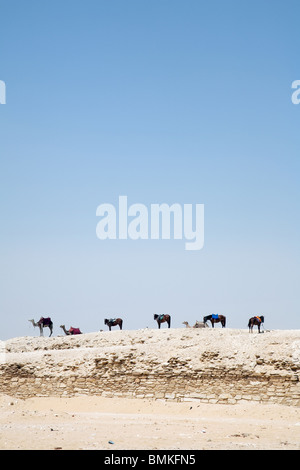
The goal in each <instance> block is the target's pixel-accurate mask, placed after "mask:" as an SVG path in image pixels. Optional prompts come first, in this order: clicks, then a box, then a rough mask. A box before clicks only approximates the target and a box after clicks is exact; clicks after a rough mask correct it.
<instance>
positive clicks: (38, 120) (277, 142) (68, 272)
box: [0, 0, 300, 339]
mask: <svg viewBox="0 0 300 470" xmlns="http://www.w3.org/2000/svg"><path fill="white" fill-rule="evenodd" d="M0 11H1V21H0V23H1V24H0V80H2V81H4V82H5V84H6V104H5V105H2V104H1V105H0V194H1V198H0V210H1V232H0V241H1V244H0V260H1V265H0V286H1V293H0V315H1V329H0V339H8V338H10V337H15V336H24V335H38V334H39V333H38V331H37V330H34V329H33V327H32V325H31V324H30V323H29V322H28V319H30V318H34V319H35V320H38V319H39V318H40V316H51V317H52V320H53V321H54V334H55V335H56V334H61V333H62V330H61V329H60V328H59V325H60V324H62V323H64V324H65V325H66V327H67V328H69V327H70V326H71V325H72V326H73V327H80V328H81V330H82V331H84V332H92V331H98V330H100V329H106V327H104V324H103V322H104V318H108V317H115V316H121V317H122V318H123V320H124V328H126V329H136V328H144V327H146V326H148V327H149V328H151V327H153V328H156V323H155V322H154V320H153V314H154V313H169V314H171V315H172V326H173V327H175V328H179V327H183V325H182V322H183V321H185V320H186V321H189V323H190V324H193V323H194V322H195V320H200V319H202V317H203V315H207V314H210V313H221V314H224V315H226V316H227V325H228V327H232V328H247V323H248V319H249V317H250V316H252V315H257V314H258V315H259V314H263V315H265V328H270V329H273V328H275V329H277V328H297V329H298V328H299V327H300V321H299V320H300V316H299V279H300V272H299V239H300V227H299V202H300V189H299V170H300V164H299V158H300V132H299V130H300V105H295V104H293V103H292V101H291V96H292V89H291V84H292V82H293V81H294V80H300V67H299V51H300V33H299V31H300V30H299V15H300V4H299V1H298V0H295V1H294V0H284V1H283V0H272V1H269V0H259V1H257V0H251V1H246V0H226V1H224V0H213V1H211V0H209V1H202V0H184V1H183V0H151V1H147V0H110V1H107V0H84V1H83V0H63V1H61V0H60V1H58V0H51V1H50V0H45V1H43V2H41V1H40V0H11V1H9V2H7V1H3V0H0ZM120 195H126V196H127V197H128V203H129V204H134V203H141V204H145V205H146V206H147V207H150V205H151V204H154V203H167V204H170V205H171V204H172V203H178V204H181V205H183V204H185V203H189V204H194V205H195V204H204V207H205V242H204V247H203V249H202V250H199V251H186V250H185V249H184V241H183V240H137V241H133V240H99V239H98V238H97V236H96V225H97V222H98V218H97V217H96V209H97V207H98V205H100V204H102V203H111V204H114V205H115V206H116V207H117V205H118V198H119V196H120ZM163 327H165V325H163ZM218 327H219V325H218ZM45 334H48V333H47V332H45Z"/></svg>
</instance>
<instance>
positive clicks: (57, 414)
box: [0, 396, 300, 451]
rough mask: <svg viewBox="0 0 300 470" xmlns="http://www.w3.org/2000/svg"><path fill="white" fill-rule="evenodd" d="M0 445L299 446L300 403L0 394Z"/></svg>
mask: <svg viewBox="0 0 300 470" xmlns="http://www.w3.org/2000/svg"><path fill="white" fill-rule="evenodd" d="M0 449H12V450H16V449H41V450H42V449H74V450H75V449H78V450H79V449H94V450H96V449H109V450H110V451H114V450H120V449H121V450H127V449H128V450H138V449H146V450H165V449H166V450H169V449H170V450H173V449H186V450H192V449H193V450H205V449H246V450H251V449H254V450H258V449H264V450H267V449H270V450H272V449H289V450H290V449H297V450H299V449H300V409H299V408H294V407H290V406H283V405H275V404H274V405H264V404H254V403H249V404H245V405H213V404H209V405H208V404H204V403H200V404H199V403H193V402H184V403H174V402H165V401H159V400H156V401H153V400H143V399H124V398H122V399H119V398H103V397H95V396H93V397H88V396H82V397H77V398H30V399H26V400H21V399H15V398H12V397H9V396H0Z"/></svg>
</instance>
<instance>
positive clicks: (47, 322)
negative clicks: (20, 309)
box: [28, 317, 53, 338]
mask: <svg viewBox="0 0 300 470" xmlns="http://www.w3.org/2000/svg"><path fill="white" fill-rule="evenodd" d="M28 321H30V322H31V323H32V324H33V326H34V327H36V326H38V327H39V329H40V336H44V333H43V328H45V327H46V326H47V327H48V328H49V330H50V335H49V338H50V336H51V335H52V333H53V322H52V320H51V318H50V317H47V318H44V317H41V318H40V319H39V321H38V322H37V323H35V321H34V320H28Z"/></svg>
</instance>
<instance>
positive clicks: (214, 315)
mask: <svg viewBox="0 0 300 470" xmlns="http://www.w3.org/2000/svg"><path fill="white" fill-rule="evenodd" d="M211 318H213V319H214V320H218V318H219V315H216V314H212V316H211Z"/></svg>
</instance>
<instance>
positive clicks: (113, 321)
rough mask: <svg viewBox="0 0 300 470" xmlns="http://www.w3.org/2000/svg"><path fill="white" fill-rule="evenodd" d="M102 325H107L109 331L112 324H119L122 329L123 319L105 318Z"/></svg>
mask: <svg viewBox="0 0 300 470" xmlns="http://www.w3.org/2000/svg"><path fill="white" fill-rule="evenodd" d="M104 325H107V326H108V328H109V331H111V327H112V326H116V325H119V327H120V330H122V326H123V320H122V318H110V319H107V318H105V320H104Z"/></svg>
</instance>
